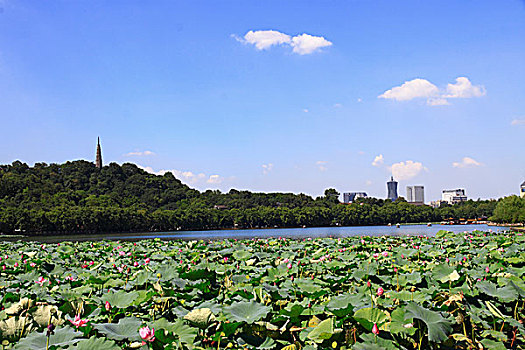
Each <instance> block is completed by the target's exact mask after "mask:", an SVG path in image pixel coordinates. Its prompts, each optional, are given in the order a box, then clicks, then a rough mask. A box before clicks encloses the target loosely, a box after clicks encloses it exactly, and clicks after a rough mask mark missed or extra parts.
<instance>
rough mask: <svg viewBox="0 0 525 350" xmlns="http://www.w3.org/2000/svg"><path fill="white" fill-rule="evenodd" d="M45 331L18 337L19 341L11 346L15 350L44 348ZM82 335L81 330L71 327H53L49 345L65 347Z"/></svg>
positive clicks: (45, 341)
mask: <svg viewBox="0 0 525 350" xmlns="http://www.w3.org/2000/svg"><path fill="white" fill-rule="evenodd" d="M46 332H47V331H44V332H42V333H37V332H33V333H31V334H29V335H28V336H27V337H25V338H23V339H20V341H19V342H18V343H17V344H16V346H15V347H14V348H13V349H15V350H18V349H20V350H22V349H46V344H47V335H46ZM81 336H82V332H78V331H76V330H74V329H73V328H72V327H69V326H66V327H62V328H58V329H55V331H54V332H53V334H51V336H50V337H49V346H56V347H67V346H70V345H73V344H75V343H77V342H79V341H80V339H78V338H79V337H81Z"/></svg>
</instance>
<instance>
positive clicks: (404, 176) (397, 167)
mask: <svg viewBox="0 0 525 350" xmlns="http://www.w3.org/2000/svg"><path fill="white" fill-rule="evenodd" d="M389 168H390V170H391V171H392V176H394V179H396V180H409V179H411V178H413V177H416V176H417V175H418V174H419V173H420V172H421V171H423V170H427V168H425V167H424V166H423V164H422V163H420V162H414V161H412V160H407V161H406V162H399V163H394V164H392V166H391V167H389Z"/></svg>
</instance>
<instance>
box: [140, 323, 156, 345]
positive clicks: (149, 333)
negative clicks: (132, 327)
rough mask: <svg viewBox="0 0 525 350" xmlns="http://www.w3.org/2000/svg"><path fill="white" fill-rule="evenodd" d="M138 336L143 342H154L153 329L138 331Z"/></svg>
mask: <svg viewBox="0 0 525 350" xmlns="http://www.w3.org/2000/svg"><path fill="white" fill-rule="evenodd" d="M139 334H140V337H141V338H142V339H144V340H145V341H149V342H152V341H154V340H155V328H152V329H149V327H148V326H146V327H142V328H141V329H139Z"/></svg>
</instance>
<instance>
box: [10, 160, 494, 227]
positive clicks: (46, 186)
mask: <svg viewBox="0 0 525 350" xmlns="http://www.w3.org/2000/svg"><path fill="white" fill-rule="evenodd" d="M338 195H339V194H338V193H337V192H336V191H335V190H333V189H328V190H326V191H325V195H324V196H320V197H318V198H315V199H314V198H312V197H310V196H307V195H305V194H298V195H296V194H292V193H252V192H249V191H237V190H233V189H232V190H230V191H229V192H228V193H221V192H220V191H211V190H208V191H205V192H199V191H197V190H195V189H191V188H189V187H188V186H186V185H184V184H182V183H181V182H180V181H179V180H177V179H176V178H175V177H174V176H173V175H172V174H171V173H166V174H165V175H163V176H157V175H154V174H150V173H147V172H145V171H144V170H142V169H140V168H138V167H137V166H136V165H134V164H130V163H126V164H123V165H118V164H115V163H111V164H109V165H108V166H105V167H103V168H102V169H97V168H96V167H95V166H94V165H93V164H92V163H90V162H87V161H74V162H67V163H65V164H60V165H59V164H51V165H47V164H44V163H37V164H35V166H33V167H29V166H28V165H27V164H24V163H21V162H19V161H17V162H14V163H13V164H11V165H2V166H0V232H3V233H13V232H15V231H22V232H26V233H45V232H110V231H113V232H115V231H137V230H141V231H159V230H162V231H171V230H177V229H211V228H232V227H239V228H241V227H243V228H255V227H274V226H278V227H298V226H303V225H306V226H331V225H379V224H388V223H392V224H395V223H406V222H435V221H441V220H442V219H448V218H455V219H460V218H464V219H474V218H479V217H489V216H490V215H492V213H493V211H494V208H495V207H496V204H497V202H496V201H468V202H466V203H462V204H460V205H455V206H447V207H443V208H439V209H432V208H430V207H428V206H420V207H418V206H414V205H411V204H409V203H406V201H404V200H403V199H399V200H397V201H396V202H394V203H392V202H391V201H389V200H382V199H375V198H365V199H361V200H359V201H357V203H354V204H351V205H343V204H340V203H339V201H338V199H337V197H338ZM503 218H504V217H503V216H502V220H504V219H503Z"/></svg>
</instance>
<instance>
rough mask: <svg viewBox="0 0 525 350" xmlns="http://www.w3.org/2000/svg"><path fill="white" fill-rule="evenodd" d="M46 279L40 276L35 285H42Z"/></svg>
mask: <svg viewBox="0 0 525 350" xmlns="http://www.w3.org/2000/svg"><path fill="white" fill-rule="evenodd" d="M45 281H46V279H45V278H44V277H42V276H40V277H38V280H37V281H36V282H35V283H37V284H40V285H43V284H44V282H45Z"/></svg>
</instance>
